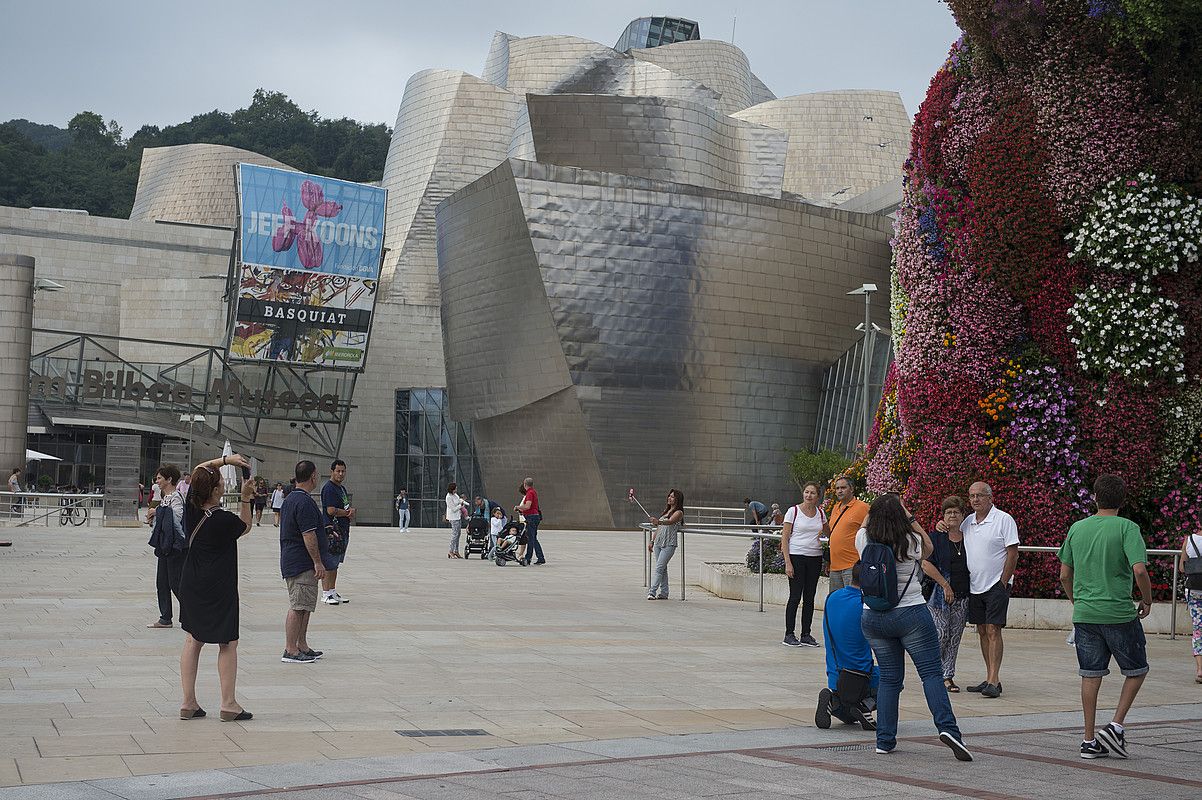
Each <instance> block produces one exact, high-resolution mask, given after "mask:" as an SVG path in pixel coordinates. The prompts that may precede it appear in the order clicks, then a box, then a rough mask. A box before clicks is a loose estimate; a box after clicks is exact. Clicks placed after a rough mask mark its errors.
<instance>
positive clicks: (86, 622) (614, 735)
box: [0, 526, 1202, 800]
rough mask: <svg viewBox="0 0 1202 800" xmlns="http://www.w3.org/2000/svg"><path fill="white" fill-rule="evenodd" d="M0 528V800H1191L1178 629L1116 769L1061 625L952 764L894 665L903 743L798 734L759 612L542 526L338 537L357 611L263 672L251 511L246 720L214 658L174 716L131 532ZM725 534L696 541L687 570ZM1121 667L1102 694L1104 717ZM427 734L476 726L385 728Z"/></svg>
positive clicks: (323, 612) (139, 541)
mask: <svg viewBox="0 0 1202 800" xmlns="http://www.w3.org/2000/svg"><path fill="white" fill-rule="evenodd" d="M0 534H3V536H2V537H0V538H8V539H12V540H13V541H14V545H13V547H11V548H7V549H4V550H0V564H3V566H4V568H5V569H4V575H5V580H4V588H3V589H0V641H2V642H3V644H2V645H0V787H12V788H0V800H34V799H35V798H60V797H62V798H78V799H79V800H86V799H87V798H105V799H106V800H111V799H112V798H113V797H125V798H131V799H132V798H166V797H188V796H197V795H212V794H221V793H228V792H240V793H249V794H257V793H260V792H263V791H267V790H268V789H269V788H271V787H277V788H276V789H274V791H275V792H276V793H281V792H280V789H279V788H278V787H296V786H312V785H318V784H339V785H338V786H329V787H326V788H321V789H311V790H302V791H286V792H282V794H283V796H284V797H286V798H291V799H293V800H299V799H300V798H308V797H322V798H330V797H356V798H372V797H377V798H378V797H387V798H389V800H394V799H395V798H397V797H402V798H403V797H448V798H450V797H454V798H478V797H495V796H499V795H501V794H502V793H504V796H506V797H515V798H535V797H598V798H600V797H610V796H613V797H619V796H621V797H642V796H650V795H655V796H656V797H692V796H720V795H729V796H739V797H777V796H799V795H800V796H806V795H808V794H810V793H811V792H812V794H813V795H814V796H819V795H822V796H825V797H844V796H846V797H875V796H882V797H884V796H891V797H898V796H902V797H939V796H947V793H949V792H950V793H952V794H960V795H961V796H973V797H1027V796H1030V797H1040V796H1046V790H1047V787H1048V785H1049V784H1056V790H1057V796H1063V797H1076V796H1082V797H1084V796H1086V794H1087V793H1088V792H1087V790H1092V791H1093V792H1094V793H1095V794H1091V795H1089V796H1095V795H1096V792H1097V791H1098V790H1099V787H1102V786H1105V787H1106V788H1107V789H1108V790H1109V789H1111V788H1113V790H1114V791H1119V790H1120V789H1121V790H1123V791H1126V792H1127V793H1128V794H1131V795H1132V796H1152V795H1156V796H1159V797H1165V798H1168V797H1178V796H1180V797H1197V796H1199V794H1202V766H1200V765H1199V761H1198V759H1197V742H1198V740H1199V738H1202V725H1199V724H1198V723H1197V720H1198V718H1199V717H1200V716H1202V713H1200V712H1202V706H1199V705H1197V701H1199V700H1202V687H1198V686H1197V685H1195V684H1194V683H1193V681H1192V669H1191V667H1192V664H1191V663H1190V658H1189V655H1188V646H1189V645H1188V640H1181V639H1178V640H1177V641H1175V642H1171V641H1169V640H1168V639H1167V637H1150V640H1149V656H1150V658H1151V661H1152V665H1153V669H1152V673H1151V675H1150V676H1149V678H1148V681H1147V683H1146V684H1145V686H1144V689H1143V691H1142V692H1141V695H1140V698H1139V700H1140V706H1141V708H1140V709H1139V710H1138V711H1137V713H1136V714H1134V715H1133V716H1132V717H1131V720H1130V721H1132V722H1138V721H1142V723H1141V724H1143V723H1146V724H1147V725H1148V727H1145V728H1137V732H1133V734H1132V738H1133V740H1134V741H1136V742H1139V745H1138V746H1134V747H1133V757H1132V759H1131V760H1129V761H1125V762H1124V761H1119V760H1117V759H1112V760H1111V761H1110V762H1106V763H1103V764H1093V763H1089V762H1083V761H1081V760H1080V759H1078V758H1077V757H1076V745H1077V742H1078V741H1079V739H1078V737H1079V734H1078V733H1077V731H1076V728H1077V726H1078V724H1079V714H1078V713H1077V709H1078V707H1079V706H1078V679H1077V677H1076V674H1075V659H1074V656H1073V653H1072V650H1071V649H1070V648H1069V647H1067V646H1065V644H1064V634H1063V633H1061V632H1052V631H1048V632H1040V631H1018V630H1014V631H1009V632H1008V633H1007V637H1006V645H1007V649H1006V665H1005V667H1004V669H1003V682H1004V685H1005V687H1006V691H1005V694H1004V695H1003V696H1002V697H1001V698H1000V699H997V700H988V699H986V698H981V697H979V696H977V695H971V694H961V695H958V696H954V698H953V703H954V705H955V709H956V712H957V714H958V715H959V716H960V718H961V720H962V726H963V727H964V729H965V731H966V734H968V735H969V741H970V745H972V746H973V747H974V748H976V749H977V750H978V753H979V758H978V762H977V763H976V764H973V765H968V766H969V767H970V768H971V769H972V772H965V769H964V766H965V765H960V764H958V763H956V762H954V761H952V760H951V759H950V757H949V754H948V753H947V752H946V750H945V749H944V748H942V747H940V746H938V745H935V744H932V743H933V741H934V740H933V739H931V738H930V733H931V732H932V731H931V729H930V723H929V717H928V716H927V712H926V708H925V704H924V702H923V699H922V693H921V691H920V688H919V684H918V682H917V679H916V678H915V677H914V676H913V675H911V676H910V678H909V679H908V690H907V691H906V692H904V694H903V696H902V719H903V725H902V729H901V731H900V735H901V736H903V737H905V741H903V744H902V746H901V747H899V751H898V753H896V754H895V755H893V756H889V757H887V758H885V757H877V756H874V755H873V754H872V751H871V748H868V749H866V750H864V749H858V748H859V747H860V746H862V745H866V744H869V743H870V742H871V739H869V738H867V736H866V735H865V734H862V733H860V732H859V731H856V730H851V729H840V727H839V726H838V725H836V729H833V730H831V731H818V730H817V729H815V728H813V721H812V720H813V704H814V699H815V697H816V694H817V690H818V689H819V688H821V686H822V685H823V681H824V673H823V670H824V666H823V663H824V662H823V658H824V654H823V651H822V650H811V649H794V648H784V647H781V646H780V644H779V642H780V637H781V634H782V633H783V630H782V624H781V615H782V610H781V609H780V608H779V607H769V608H768V611H767V612H766V613H763V614H760V613H758V612H757V611H756V610H755V606H754V605H753V604H750V603H740V602H736V601H728V600H719V599H717V598H714V597H712V596H709V595H707V594H705V593H704V592H702V591H701V590H700V589H697V588H696V587H693V588H691V589H690V591H689V593H688V600H687V601H686V602H679V601H677V600H676V599H675V597H676V595H677V591H678V585H677V584H678V577H679V564H677V563H675V562H674V563H673V565H672V567H673V569H672V591H673V595H674V599H673V600H671V601H667V602H648V601H647V600H645V599H644V598H645V589H644V588H643V585H642V559H641V550H640V539H639V535H638V534H634V533H623V532H617V533H614V532H592V533H587V532H573V533H561V532H555V531H547V532H546V533H542V534H541V535H540V539H542V540H543V541H544V542H545V546H546V550H547V556H548V559H549V561H550V563H548V564H547V565H545V566H540V567H528V568H521V567H517V566H513V565H510V566H506V567H504V568H498V567H496V566H495V565H493V564H492V563H490V562H485V561H481V560H479V559H472V560H463V561H451V560H448V559H447V558H446V535H445V533H444V532H441V531H438V532H436V531H413V532H411V533H409V534H407V535H401V534H399V533H397V532H396V531H393V530H390V529H384V528H363V529H358V530H356V531H355V533H354V536H353V539H352V546H351V552H350V556H349V559H348V562H347V564H346V566H345V567H344V569H343V570H342V573H341V574H340V576H339V590H340V591H341V592H342V593H343V594H345V595H346V596H347V597H349V598H350V599H351V602H350V603H349V604H347V605H343V606H340V607H337V608H332V607H328V606H324V605H322V606H320V607H319V609H318V612H317V614H316V616H315V618H314V621H313V624H312V626H311V630H310V641H311V644H312V645H313V646H315V647H317V648H319V649H323V650H325V651H326V657H325V658H323V659H322V660H321V661H320V662H318V663H316V664H311V665H290V664H282V663H280V661H279V655H280V652H281V651H282V649H283V641H282V639H283V634H282V623H283V615H284V611H285V608H286V595H285V591H284V589H283V584H282V581H280V579H279V573H278V568H277V565H278V545H277V531H276V529H275V528H272V527H270V526H264V527H260V528H256V529H255V531H254V532H253V533H252V534H251V535H250V536H249V537H248V538H247V539H246V540H244V544H243V549H242V583H241V586H242V639H241V643H240V647H239V654H240V668H239V685H238V696H239V699H240V700H241V702H242V703H243V705H244V706H245V707H246V708H247V709H249V710H251V711H253V712H254V713H255V719H253V720H251V721H248V722H245V723H222V722H220V721H218V719H217V714H216V712H217V697H218V692H217V676H216V668H215V655H216V653H215V648H206V652H205V654H204V655H203V656H202V662H201V676H200V681H199V685H198V692H199V696H200V700H201V703H202V705H204V706H205V707H206V709H207V710H208V711H209V713H210V716H209V717H208V718H206V719H198V720H191V721H187V722H184V721H181V720H179V719H178V707H179V688H178V656H179V646H180V641H181V637H182V632H181V631H179V629H178V628H176V629H172V630H148V629H147V628H146V627H145V626H146V624H147V623H148V622H150V621H152V620H153V619H154V618H155V617H156V610H155V608H156V606H155V595H154V568H155V563H154V557H153V555H151V553H150V552H149V550H148V548H147V547H146V546H145V540H146V537H147V533H146V531H145V529H104V528H99V527H85V528H72V529H63V528H58V527H54V528H44V527H34V528H22V529H7V528H6V529H0ZM744 549H745V544H743V543H741V542H732V541H730V540H699V539H697V538H690V540H689V543H688V547H687V553H686V555H687V570H686V573H687V575H688V576H689V578H690V580H693V579H695V576H696V574H697V564H698V563H699V562H700V561H701V560H737V559H738V558H739V557H740V556H741V554H742V551H743V550H744ZM815 627H816V628H817V627H818V624H817V621H816V625H815ZM976 645H977V643H976V639H975V637H974V636H973V635H972V633H971V631H970V632H968V633H966V635H965V639H964V644H963V646H962V649H961V656H960V676H959V677H960V683H961V684H962V685H963V684H968V683H971V682H975V680H977V679H979V678H980V677H981V670H980V668H979V664H980V656H979V652H978V651H977V646H976ZM210 651H211V652H210ZM1118 684H1119V681H1118V680H1117V678H1111V679H1110V680H1108V681H1107V682H1106V683H1105V684H1104V687H1103V697H1102V704H1103V706H1108V705H1112V704H1113V702H1114V700H1115V698H1116V697H1117V691H1118ZM1057 712H1061V713H1057ZM1191 720H1192V721H1193V722H1191ZM1154 721H1160V722H1161V723H1163V724H1152V723H1153V722H1154ZM431 729H435V730H447V729H458V730H464V729H467V730H472V731H476V732H482V733H481V734H479V735H468V736H403V735H401V734H399V733H397V731H410V732H417V731H422V730H431ZM1035 730H1038V731H1039V732H1038V733H1032V732H1031V731H1035ZM974 734H975V735H974ZM832 746H833V747H844V748H848V747H850V748H854V749H837V750H830V749H828V748H830V747H832ZM703 752H708V753H710V754H709V755H704V756H701V755H696V754H698V753H703ZM882 759H884V761H883V762H882ZM1083 765H1084V766H1087V767H1092V768H1093V769H1092V771H1083V770H1082V769H1081V767H1082V766H1083ZM519 768H520V769H519ZM849 772H854V773H855V774H856V775H858V776H859V777H856V778H855V779H854V780H853V779H851V778H849V777H848V774H849ZM473 773H474V774H473ZM1147 775H1153V776H1154V777H1152V778H1148V777H1147ZM1166 775H1167V776H1170V777H1171V778H1172V780H1173V782H1172V783H1166V782H1164V778H1163V776H1166ZM1155 776H1161V777H1155ZM44 784H54V785H44ZM1038 787H1043V789H1044V792H1045V793H1044V794H1042V795H1041V794H1039V793H1038V791H1037V789H1038ZM953 790H954V791H953ZM1074 792H1077V793H1076V794H1075V793H1074Z"/></svg>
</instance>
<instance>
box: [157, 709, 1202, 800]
mask: <svg viewBox="0 0 1202 800" xmlns="http://www.w3.org/2000/svg"><path fill="white" fill-rule="evenodd" d="M1196 721H1197V720H1192V719H1181V720H1160V721H1157V722H1141V723H1132V724H1131V725H1128V726H1127V727H1128V728H1136V727H1150V726H1153V725H1174V724H1181V723H1192V722H1196ZM1067 730H1075V729H1074V728H1066V727H1056V728H1034V729H1027V730H1015V731H997V732H993V733H988V734H982V735H987V736H1009V735H1017V734H1023V735H1026V734H1030V733H1053V732H1059V731H1067ZM898 741H899V742H901V741H904V742H916V743H918V744H929V745H934V746H937V747H944V745H943V744H942V743H940V742H937V741H935V740H933V739H931V738H930V737H926V736H923V737H905V738H900V739H898ZM832 746H836V745H835V744H834V743H832V742H823V743H821V744H807V745H789V746H787V747H784V748H768V749H765V748H740V749H733V750H699V751H696V752H689V753H667V754H663V753H660V754H654V755H646V756H622V757H618V758H596V759H590V760H588V761H565V762H552V763H547V764H531V765H528V766H521V767H495V768H491V769H476V770H462V771H458V772H438V773H423V774H419V775H394V776H391V777H386V778H365V779H363V780H357V781H337V782H334V783H314V784H306V785H302V786H280V787H266V788H263V789H255V790H253V791H246V792H227V793H224V794H207V795H196V796H193V797H187V798H181V800H235V799H236V798H240V797H265V796H267V795H274V794H289V793H292V792H307V791H312V790H316V789H338V788H342V787H347V786H376V785H379V784H382V783H409V782H415V781H428V780H436V779H439V778H456V777H466V776H471V775H496V774H500V773H505V772H520V771H522V770H538V769H554V768H556V767H583V766H603V765H606V764H622V763H633V762H637V761H665V760H671V759H677V758H693V757H695V756H720V755H732V754H737V755H745V756H751V757H753V758H763V759H766V760H769V761H778V762H781V763H785V764H796V765H797V766H804V767H810V768H813V769H818V770H824V771H827V772H842V773H846V774H849V775H862V776H864V777H866V778H874V779H876V780H882V781H887V782H891V783H899V784H905V785H907V786H913V787H915V788H920V789H930V790H933V791H939V792H948V793H950V794H953V795H961V796H964V797H975V798H979V799H980V800H1022V798H1019V797H1017V796H1016V795H1008V794H999V793H997V792H989V791H986V790H983V789H973V788H970V787H966V786H956V785H953V784H942V783H935V782H933V781H924V780H920V779H917V778H905V777H899V776H897V775H893V774H887V773H879V772H873V771H870V770H864V769H860V768H858V767H843V766H839V765H836V764H830V763H828V762H824V761H810V760H808V759H804V758H797V757H795V756H789V755H785V754H783V753H781V752H779V751H780V750H782V749H787V750H825V749H829V748H830V747H832ZM972 751H973V752H974V753H989V754H990V755H997V756H1002V757H1005V758H1028V759H1030V760H1037V761H1046V762H1049V763H1054V764H1060V765H1064V766H1069V767H1074V768H1077V769H1086V770H1092V769H1099V768H1101V769H1104V770H1106V771H1108V772H1112V773H1114V774H1116V775H1124V776H1126V777H1134V778H1150V779H1152V780H1161V781H1164V782H1166V783H1172V784H1176V785H1187V786H1198V787H1202V782H1199V781H1191V780H1186V779H1181V778H1158V777H1155V776H1149V775H1146V774H1144V773H1142V772H1138V773H1137V772H1133V771H1131V770H1123V769H1118V768H1116V767H1102V766H1101V765H1099V764H1096V762H1095V764H1094V765H1085V764H1078V763H1076V762H1073V761H1061V760H1060V759H1055V758H1046V757H1042V756H1021V755H1016V754H1014V753H1012V752H1009V751H1005V750H994V749H990V748H981V747H976V746H974V747H973V748H972Z"/></svg>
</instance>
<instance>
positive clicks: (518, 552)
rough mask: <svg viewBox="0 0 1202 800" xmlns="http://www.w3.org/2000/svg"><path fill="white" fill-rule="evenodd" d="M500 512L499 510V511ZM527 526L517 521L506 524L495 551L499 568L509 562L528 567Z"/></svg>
mask: <svg viewBox="0 0 1202 800" xmlns="http://www.w3.org/2000/svg"><path fill="white" fill-rule="evenodd" d="M498 510H499V509H498ZM525 554H526V526H525V525H524V524H522V523H521V522H519V521H518V520H517V519H511V520H509V522H508V523H506V524H505V527H504V528H503V529H502V530H501V533H500V535H499V536H498V537H497V546H496V548H495V549H494V550H493V558H494V560H495V561H496V562H497V566H498V567H503V566H505V563H506V562H508V561H516V562H518V563H519V564H521V565H522V566H523V567H524V566H526V562H525V560H524V559H525Z"/></svg>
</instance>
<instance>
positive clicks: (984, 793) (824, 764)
mask: <svg viewBox="0 0 1202 800" xmlns="http://www.w3.org/2000/svg"><path fill="white" fill-rule="evenodd" d="M906 741H921V740H917V739H907V740H906ZM923 743H924V744H927V743H929V742H923ZM827 746H828V747H829V745H827ZM939 746H940V747H943V745H942V744H940V745H939ZM977 749H978V748H973V752H974V753H975V752H977ZM743 753H744V755H749V756H754V757H756V758H762V759H765V760H767V761H779V762H780V763H782V764H793V765H796V766H798V767H807V768H809V769H816V770H822V771H823V772H841V773H843V774H845V775H854V776H855V777H857V778H871V779H873V780H878V781H884V782H885V783H893V784H901V785H903V786H912V787H914V788H915V789H929V790H930V791H934V792H946V793H947V794H950V795H952V796H954V797H976V798H978V800H1023V798H1021V797H1020V796H1019V795H1013V794H1000V793H999V792H991V791H988V790H986V789H976V788H973V787H972V786H963V785H961V784H956V783H939V782H938V781H926V780H923V779H922V778H909V777H906V776H904V775H895V774H893V773H891V772H876V771H874V770H870V769H864V768H863V767H858V766H852V765H850V764H848V765H843V764H832V763H830V762H828V761H811V760H810V759H808V758H797V757H796V756H787V755H785V754H783V753H778V752H775V751H773V750H744V751H743Z"/></svg>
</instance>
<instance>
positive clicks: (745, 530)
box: [639, 522, 1181, 639]
mask: <svg viewBox="0 0 1202 800" xmlns="http://www.w3.org/2000/svg"><path fill="white" fill-rule="evenodd" d="M656 527H657V526H655V525H652V524H651V523H649V522H644V523H642V524H641V525H639V528H640V529H641V530H642V531H643V565H644V569H643V573H644V575H643V585H644V586H647V587H650V586H651V570H652V568H653V567H652V564H651V552H650V544H651V541H652V537H653V536H654V535H655V534H654V531H655V528H656ZM751 527H752V526H750V525H717V526H715V525H711V526H706V527H704V528H693V527H687V528H686V527H685V526H684V525H682V526H681V527H680V530H679V533H678V534H677V550H679V551H680V599H681V600H682V601H683V600H684V599H685V565H684V540H685V535H686V534H690V533H696V534H701V535H702V536H727V537H735V538H739V539H758V540H759V541H760V546H759V553H760V563H759V575H760V597H759V610H760V611H763V610H764V541H765V540H767V541H774V542H779V541H780V539H781V537H780V534H775V533H752V532H751ZM719 528H723V530H719ZM757 528H758V530H760V531H765V530H780V529H781V526H780V525H759V526H757ZM820 541H822V542H824V543H825V542H826V541H827V540H826V539H821V540H820ZM1018 551H1019V552H1020V553H1058V552H1060V548H1059V547H1043V546H1038V545H1020V546H1019V548H1018ZM1148 555H1149V556H1152V557H1158V558H1164V557H1168V556H1171V557H1172V558H1173V583H1172V592H1173V597H1172V601H1171V604H1170V612H1169V639H1176V638H1177V594H1178V586H1177V584H1178V581H1179V577H1180V576H1179V575H1178V569H1179V567H1180V562H1179V560H1178V557H1179V556H1180V555H1181V551H1180V550H1149V551H1148Z"/></svg>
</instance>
